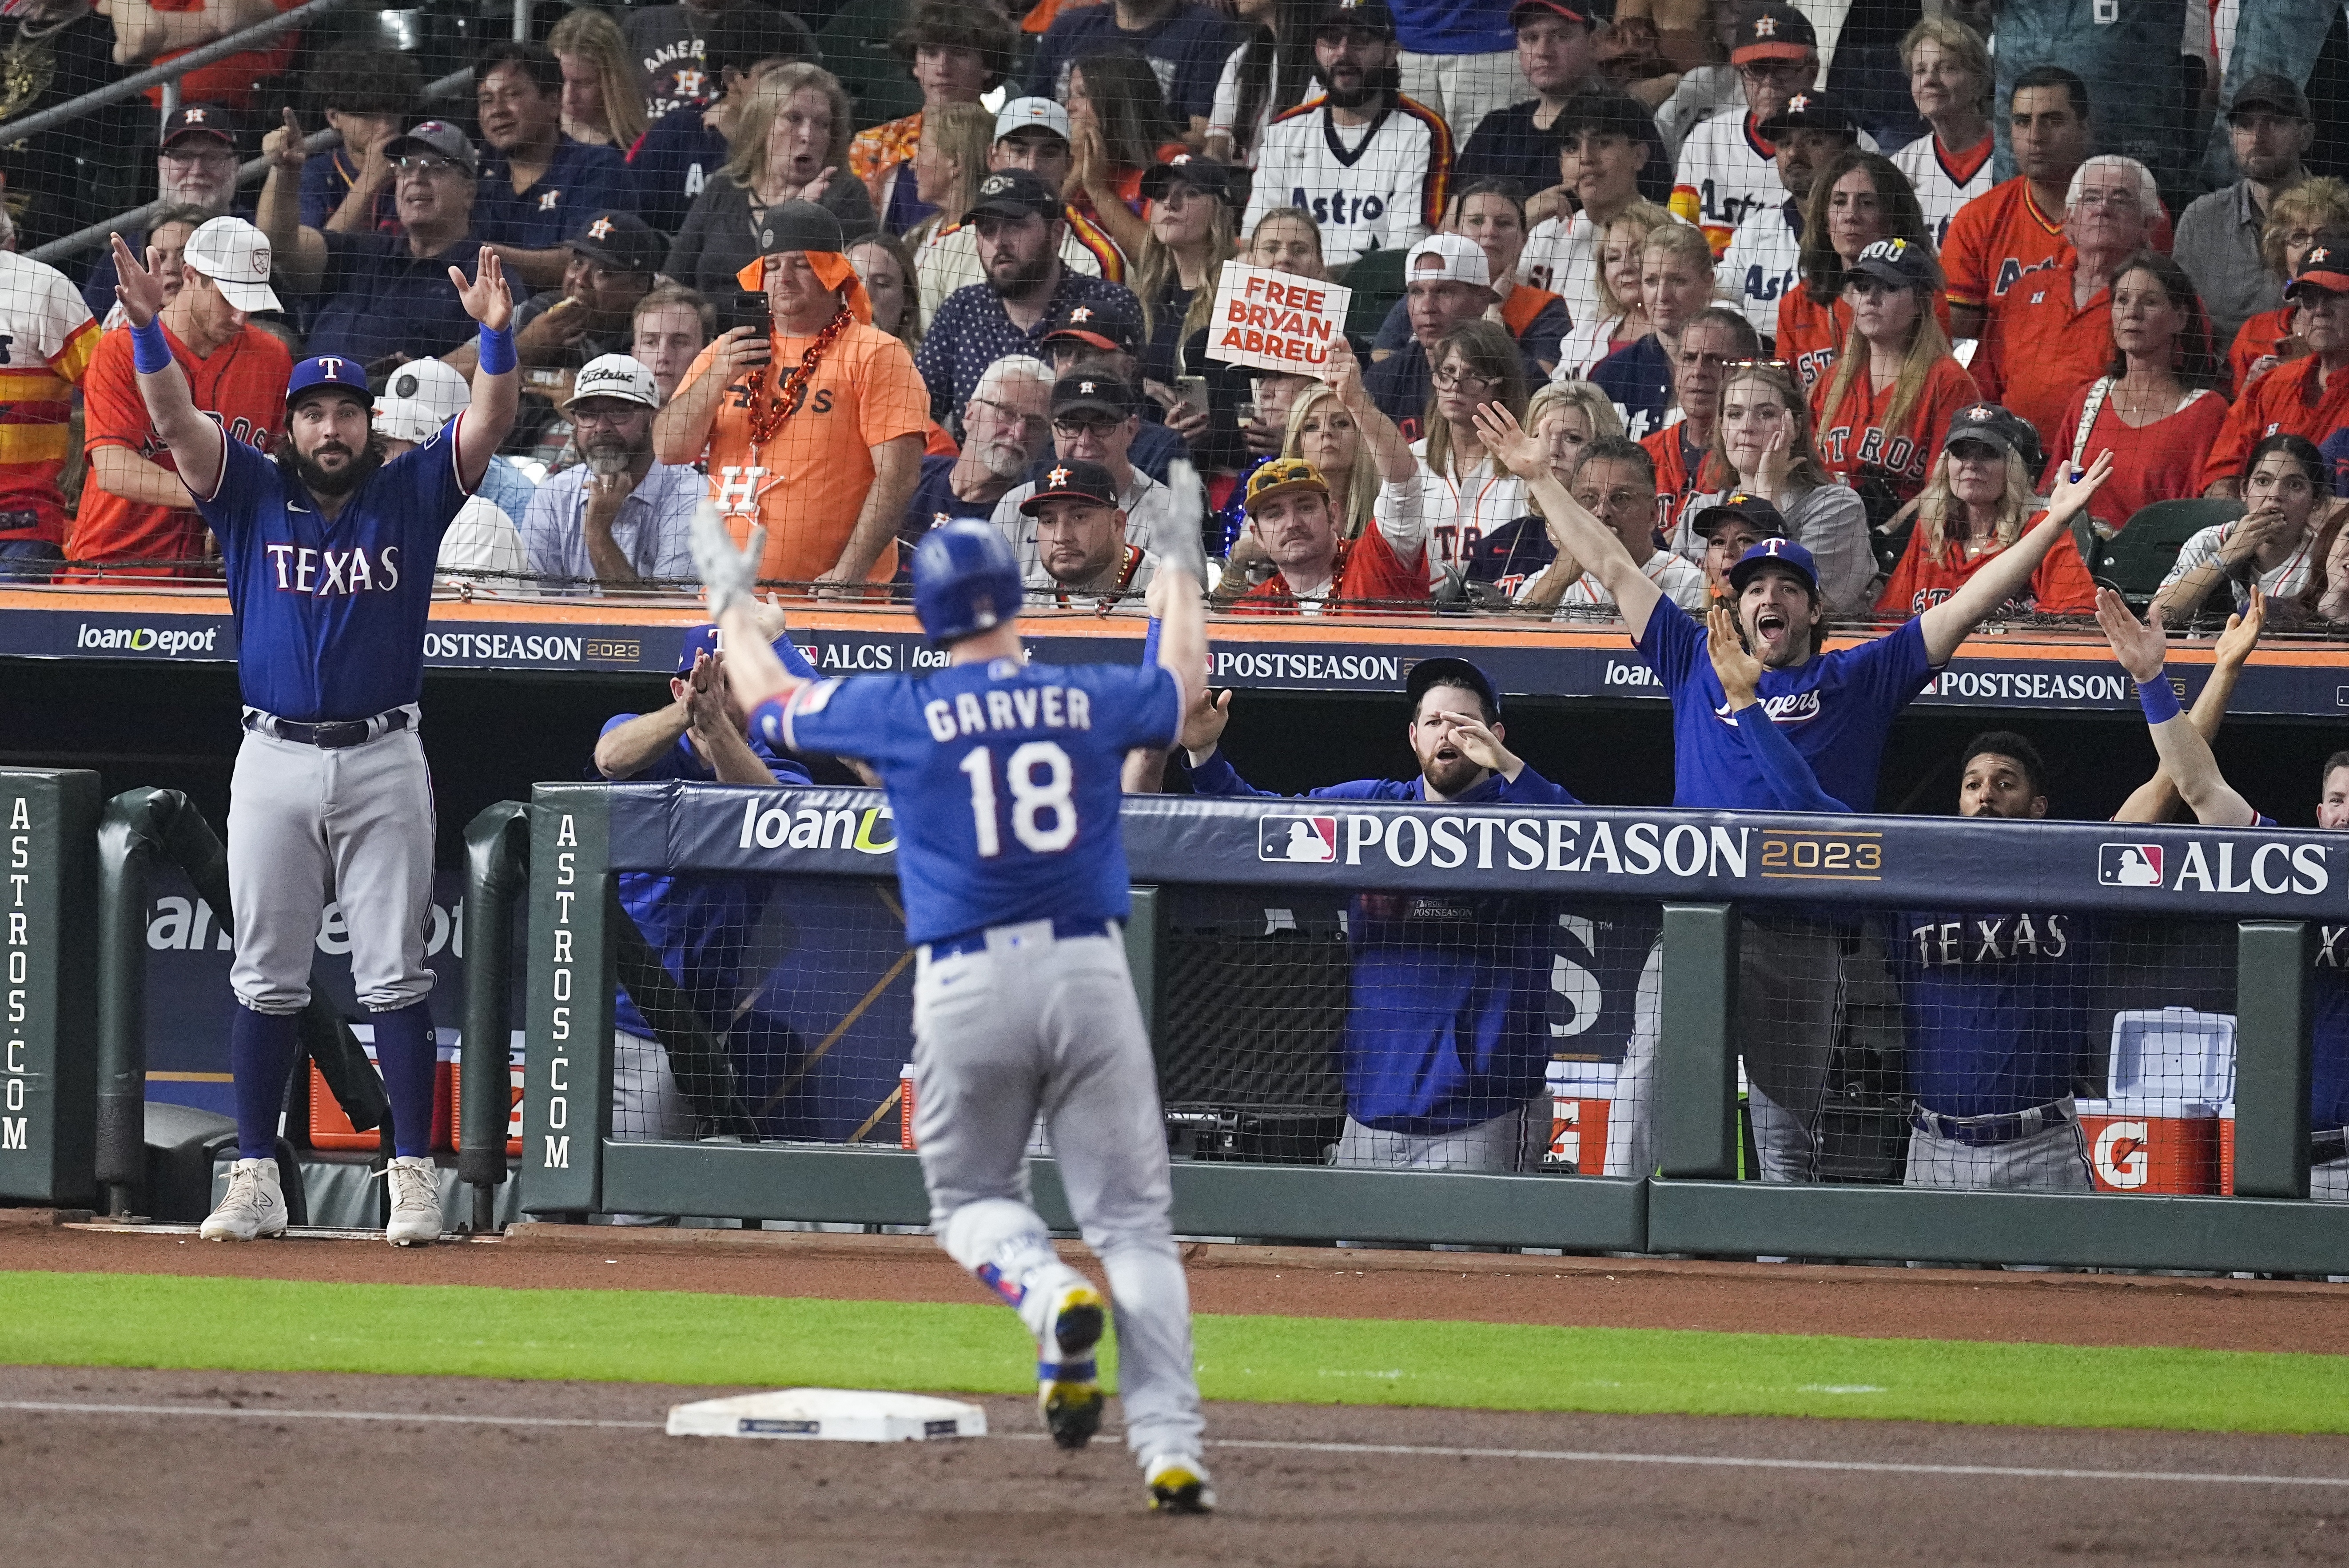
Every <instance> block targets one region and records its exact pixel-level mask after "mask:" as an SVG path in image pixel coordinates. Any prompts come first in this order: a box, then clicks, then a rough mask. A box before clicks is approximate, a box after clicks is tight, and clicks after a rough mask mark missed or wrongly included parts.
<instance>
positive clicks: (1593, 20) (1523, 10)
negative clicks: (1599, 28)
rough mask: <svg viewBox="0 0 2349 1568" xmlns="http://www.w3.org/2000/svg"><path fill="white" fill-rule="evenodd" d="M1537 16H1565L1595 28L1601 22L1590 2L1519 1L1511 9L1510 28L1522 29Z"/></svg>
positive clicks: (1556, 0)
mask: <svg viewBox="0 0 2349 1568" xmlns="http://www.w3.org/2000/svg"><path fill="white" fill-rule="evenodd" d="M1536 16H1563V17H1565V18H1566V19H1567V20H1568V21H1569V22H1579V23H1581V24H1582V25H1583V26H1586V27H1588V26H1595V25H1596V24H1597V22H1598V20H1599V17H1598V15H1596V8H1595V7H1594V6H1592V5H1591V4H1590V0H1517V3H1516V5H1512V6H1510V7H1509V26H1512V27H1522V26H1525V25H1526V23H1527V22H1529V21H1531V20H1532V19H1533V18H1535V17H1536Z"/></svg>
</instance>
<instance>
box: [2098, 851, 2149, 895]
mask: <svg viewBox="0 0 2349 1568" xmlns="http://www.w3.org/2000/svg"><path fill="white" fill-rule="evenodd" d="M2096 881H2097V882H2098V883H2099V884H2100V885H2102V886H2105V887H2159V886H2160V885H2161V846H2160V845H2159V844H2102V845H2099V846H2097V849H2096Z"/></svg>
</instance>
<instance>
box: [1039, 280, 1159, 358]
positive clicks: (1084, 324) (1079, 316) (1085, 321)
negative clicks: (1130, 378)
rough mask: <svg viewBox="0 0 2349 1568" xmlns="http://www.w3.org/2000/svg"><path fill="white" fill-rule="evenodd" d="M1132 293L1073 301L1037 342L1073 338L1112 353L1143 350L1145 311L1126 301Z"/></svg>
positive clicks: (1057, 316)
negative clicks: (1143, 312) (1143, 313)
mask: <svg viewBox="0 0 2349 1568" xmlns="http://www.w3.org/2000/svg"><path fill="white" fill-rule="evenodd" d="M1130 297H1131V296H1119V295H1112V296H1111V297H1109V298H1107V299H1083V300H1073V301H1071V302H1070V303H1069V304H1066V305H1063V306H1062V307H1061V309H1060V310H1059V311H1058V312H1056V313H1054V315H1052V317H1051V320H1050V325H1047V326H1046V327H1045V328H1044V335H1043V336H1042V337H1040V338H1039V339H1037V341H1038V342H1039V343H1050V342H1051V341H1052V340H1053V339H1054V338H1056V337H1073V338H1075V339H1077V340H1078V341H1079V342H1080V343H1089V344H1091V345H1092V346H1094V347H1095V348H1100V349H1105V350H1107V351H1108V352H1109V353H1112V354H1139V353H1141V352H1142V313H1141V310H1140V308H1139V307H1138V306H1136V305H1133V304H1129V303H1127V302H1128V299H1130Z"/></svg>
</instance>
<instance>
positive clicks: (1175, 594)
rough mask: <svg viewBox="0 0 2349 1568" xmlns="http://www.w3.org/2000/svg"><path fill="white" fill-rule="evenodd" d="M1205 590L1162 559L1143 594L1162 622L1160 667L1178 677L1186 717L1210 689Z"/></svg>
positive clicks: (1186, 571) (1177, 683)
mask: <svg viewBox="0 0 2349 1568" xmlns="http://www.w3.org/2000/svg"><path fill="white" fill-rule="evenodd" d="M1201 592H1202V590H1201V589H1200V587H1199V580H1198V579H1197V578H1195V577H1194V576H1192V575H1191V573H1190V572H1189V570H1188V569H1186V568H1185V567H1181V566H1174V565H1170V564H1168V563H1167V562H1163V561H1162V562H1159V565H1158V570H1157V571H1156V572H1155V573H1152V575H1151V579H1150V587H1149V590H1148V591H1147V593H1145V594H1144V595H1143V597H1144V598H1145V600H1146V601H1147V602H1148V603H1149V605H1150V614H1152V616H1154V618H1155V619H1156V620H1157V622H1158V667H1159V668H1160V669H1162V670H1164V671H1165V672H1166V673H1167V674H1168V675H1170V676H1174V688H1175V690H1176V691H1177V692H1178V693H1179V694H1180V695H1181V696H1182V707H1180V709H1178V710H1177V711H1179V712H1180V713H1182V714H1183V715H1184V716H1185V718H1186V719H1187V718H1188V717H1189V715H1190V713H1191V711H1192V709H1193V708H1195V707H1197V706H1198V704H1199V702H1200V700H1201V698H1202V697H1203V696H1205V695H1206V689H1207V613H1206V609H1205V608H1204V607H1203V606H1202V605H1201V603H1200V594H1201ZM1227 700H1228V699H1227ZM1180 735H1181V732H1180V731H1179V730H1178V731H1177V738H1180Z"/></svg>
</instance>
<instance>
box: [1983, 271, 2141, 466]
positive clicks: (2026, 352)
mask: <svg viewBox="0 0 2349 1568" xmlns="http://www.w3.org/2000/svg"><path fill="white" fill-rule="evenodd" d="M2073 280H2074V273H2073V262H2072V258H2071V257H2069V256H2066V257H2065V258H2064V260H2063V261H2061V262H2058V263H2056V264H2055V265H2054V266H2053V267H2050V268H2048V269H2047V270H2046V271H2044V272H2042V273H2035V274H2033V275H2032V276H2030V277H2027V278H2025V279H2023V281H2022V282H2021V283H2019V284H2016V285H2015V286H2014V288H2013V289H2012V290H2011V291H2009V292H2008V294H2007V296H2006V302H2005V303H2004V304H2002V305H2000V306H1999V308H1998V315H1999V322H2000V326H1999V331H1998V335H1997V340H1996V342H1995V344H1991V345H1985V346H1984V347H1985V348H1986V349H1987V350H1988V352H1986V353H1983V354H1979V355H1976V356H1974V369H1975V377H1974V379H1975V381H1976V383H1977V384H1978V385H1980V387H1982V396H1983V397H1987V398H1989V399H1990V400H1991V401H1992V402H1993V403H2002V404H2004V405H2005V406H2006V408H2007V410H2008V411H2009V412H2011V413H2014V414H2020V415H2021V416H2022V417H2023V418H2025V419H2027V420H2029V421H2030V423H2031V427H2032V428H2033V429H2035V430H2037V431H2038V432H2039V438H2040V439H2041V440H2042V441H2044V442H2045V443H2046V444H2047V449H2048V450H2050V451H2053V450H2054V448H2055V431H2056V428H2058V427H2059V426H2061V425H2062V424H2063V423H2064V413H2065V412H2066V411H2067V410H2068V409H2069V408H2070V407H2072V406H2073V404H2075V402H2076V401H2077V398H2076V397H2075V396H2074V395H2075V393H2076V392H2078V390H2079V388H2080V386H2081V384H2082V383H2084V382H2088V381H2094V380H2095V378H2096V377H2099V376H2102V375H2103V374H2104V373H2105V366H2106V365H2108V364H2110V363H2111V361H2112V357H2113V291H2112V290H2111V289H2109V288H2101V289H2098V290H2097V291H2096V292H2095V294H2093V295H2091V296H2090V298H2089V300H2088V303H2087V304H2074V303H2073V289H2074V282H2073Z"/></svg>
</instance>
